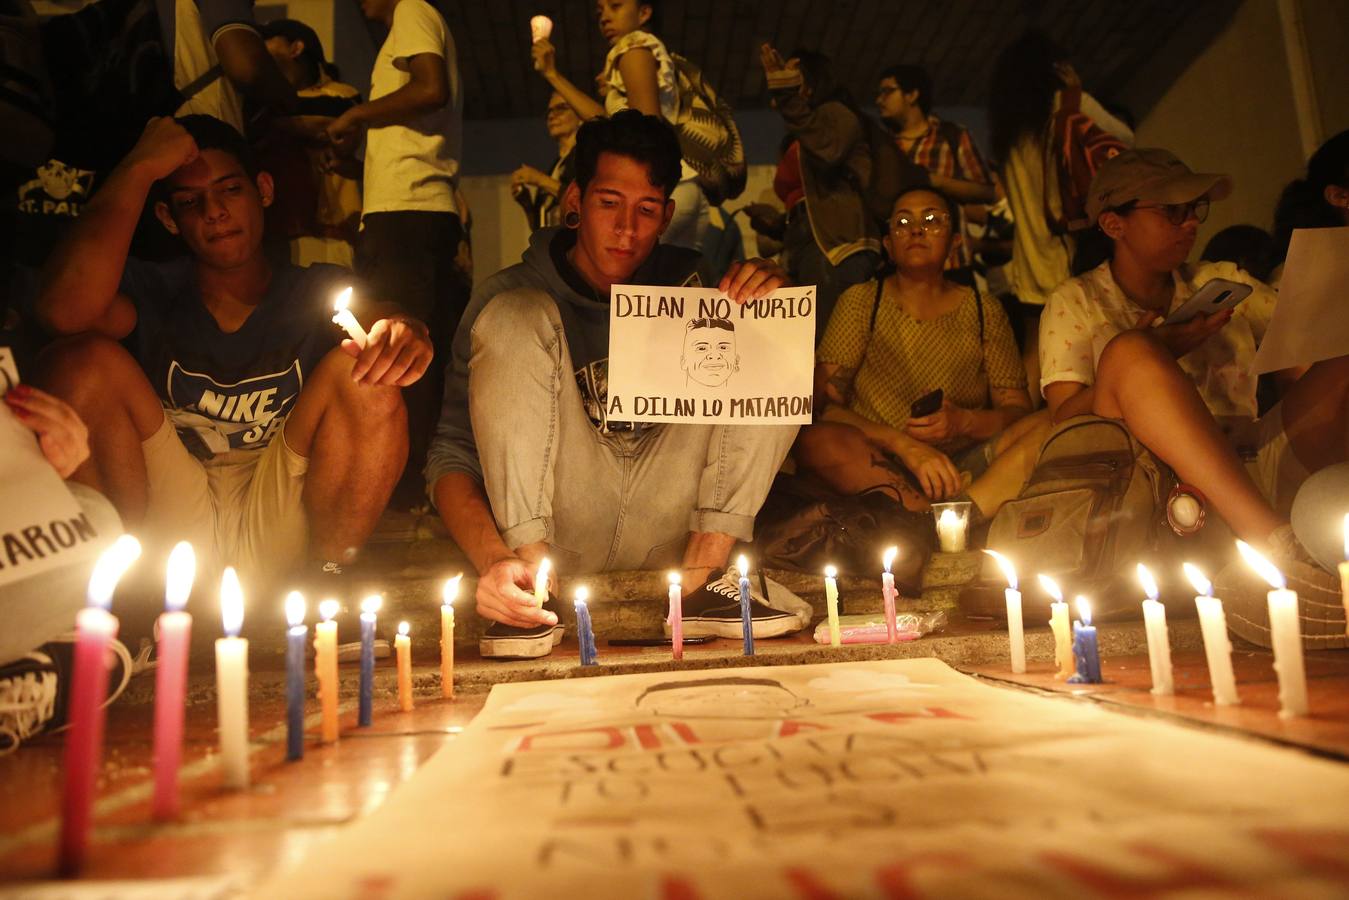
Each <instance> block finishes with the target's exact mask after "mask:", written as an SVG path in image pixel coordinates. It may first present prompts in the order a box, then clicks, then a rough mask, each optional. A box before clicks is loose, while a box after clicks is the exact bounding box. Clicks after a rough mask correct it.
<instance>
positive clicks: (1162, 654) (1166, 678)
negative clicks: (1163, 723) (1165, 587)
mask: <svg viewBox="0 0 1349 900" xmlns="http://www.w3.org/2000/svg"><path fill="white" fill-rule="evenodd" d="M1138 582H1139V584H1141V585H1143V593H1145V594H1147V595H1148V596H1147V599H1146V600H1144V601H1143V625H1144V627H1145V628H1146V629H1147V635H1148V664H1149V665H1150V666H1151V667H1152V693H1153V694H1155V695H1157V696H1159V697H1169V696H1170V695H1172V694H1174V693H1175V692H1176V683H1175V680H1174V678H1173V676H1172V669H1171V641H1170V637H1169V635H1168V633H1167V629H1166V607H1165V606H1162V604H1161V602H1160V601H1158V599H1157V598H1158V596H1159V593H1158V591H1157V580H1156V579H1155V578H1153V577H1152V573H1151V572H1149V571H1148V567H1147V566H1145V565H1143V564H1142V563H1139V564H1138Z"/></svg>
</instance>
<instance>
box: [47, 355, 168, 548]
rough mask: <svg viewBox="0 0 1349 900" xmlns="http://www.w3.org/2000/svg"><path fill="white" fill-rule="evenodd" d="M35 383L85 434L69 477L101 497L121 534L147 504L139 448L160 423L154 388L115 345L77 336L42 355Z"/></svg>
mask: <svg viewBox="0 0 1349 900" xmlns="http://www.w3.org/2000/svg"><path fill="white" fill-rule="evenodd" d="M40 366H41V371H40V374H39V378H38V383H39V384H40V385H41V386H42V388H43V389H44V390H47V391H49V392H50V393H52V394H54V395H55V396H57V397H60V398H61V399H62V400H64V401H65V402H67V403H69V404H70V405H71V406H72V407H74V409H75V411H76V412H77V413H79V414H80V418H81V419H83V420H84V424H85V425H86V426H87V427H88V429H89V459H88V460H86V461H85V463H84V465H82V466H80V468H79V469H77V470H76V472H75V474H74V475H72V476H71V480H72V481H76V482H79V483H80V484H84V485H88V486H89V487H91V488H93V489H94V490H96V491H98V492H99V493H101V494H103V495H104V496H105V497H107V498H108V499H109V500H110V501H111V502H112V505H113V506H114V507H115V508H116V509H117V513H118V515H120V516H121V517H122V522H123V524H124V525H125V527H127V528H136V527H138V526H140V524H141V523H142V522H143V521H144V519H145V509H146V504H147V501H148V490H147V480H146V474H145V453H144V451H143V450H142V448H141V444H142V443H144V442H145V441H146V440H148V439H149V438H150V437H151V436H152V435H153V434H154V433H155V432H156V431H157V430H159V427H160V426H161V425H162V424H163V422H164V409H163V406H162V405H161V404H160V402H159V398H158V397H157V396H155V391H154V388H152V387H151V386H150V382H149V381H148V380H146V377H145V373H144V372H143V371H141V367H140V365H139V364H138V363H137V362H136V360H135V359H133V358H132V357H131V354H129V353H127V352H126V350H124V349H122V346H121V345H120V344H118V343H117V342H116V341H113V340H110V339H109V338H105V337H98V336H96V335H80V336H78V337H73V338H68V339H66V340H63V341H58V342H57V343H55V344H53V345H52V346H50V347H49V348H47V350H46V351H44V352H43V354H42V357H41V360H40Z"/></svg>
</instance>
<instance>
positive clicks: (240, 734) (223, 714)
mask: <svg viewBox="0 0 1349 900" xmlns="http://www.w3.org/2000/svg"><path fill="white" fill-rule="evenodd" d="M220 619H221V622H222V624H223V625H224V628H225V637H222V638H217V639H216V642H215V694H216V714H217V721H218V724H219V728H220V769H221V772H222V773H223V775H224V782H225V786H226V787H232V788H245V787H248V640H247V639H246V638H241V637H239V631H240V629H242V628H243V625H244V592H243V589H242V588H240V587H239V576H238V575H237V574H235V571H234V568H233V567H232V566H226V567H225V571H224V573H223V574H222V575H221V576H220Z"/></svg>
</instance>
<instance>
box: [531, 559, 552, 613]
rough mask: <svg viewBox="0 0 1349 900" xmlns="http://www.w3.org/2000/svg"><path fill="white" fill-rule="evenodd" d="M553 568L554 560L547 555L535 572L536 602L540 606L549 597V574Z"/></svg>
mask: <svg viewBox="0 0 1349 900" xmlns="http://www.w3.org/2000/svg"><path fill="white" fill-rule="evenodd" d="M552 569H553V564H552V562H551V561H550V560H549V559H548V557H546V556H545V557H544V558H543V561H542V562H540V563H539V568H538V570H537V571H535V573H534V602H535V603H537V604H539V607H540V608H542V607H543V604H544V602H545V601H547V599H548V576H549V574H550V573H551V572H552Z"/></svg>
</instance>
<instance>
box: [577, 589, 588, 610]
mask: <svg viewBox="0 0 1349 900" xmlns="http://www.w3.org/2000/svg"><path fill="white" fill-rule="evenodd" d="M589 599H590V590H589V589H588V588H587V587H586V586H585V585H581V586H580V587H578V588H577V589H576V603H577V604H578V605H580V606H585V605H586V601H587V600H589Z"/></svg>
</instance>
